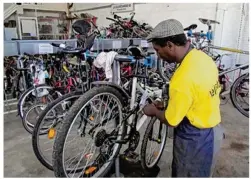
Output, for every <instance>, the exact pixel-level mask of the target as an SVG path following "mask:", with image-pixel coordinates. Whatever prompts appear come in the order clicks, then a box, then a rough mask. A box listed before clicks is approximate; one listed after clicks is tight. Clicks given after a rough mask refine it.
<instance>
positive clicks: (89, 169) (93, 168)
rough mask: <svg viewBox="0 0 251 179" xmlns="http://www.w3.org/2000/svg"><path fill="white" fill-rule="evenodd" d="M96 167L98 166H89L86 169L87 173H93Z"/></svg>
mask: <svg viewBox="0 0 251 179" xmlns="http://www.w3.org/2000/svg"><path fill="white" fill-rule="evenodd" d="M96 169H97V167H89V168H88V169H87V170H85V174H86V175H89V174H92V173H93V172H94V171H95V170H96Z"/></svg>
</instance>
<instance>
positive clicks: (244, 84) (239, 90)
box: [230, 73, 249, 117]
mask: <svg viewBox="0 0 251 179" xmlns="http://www.w3.org/2000/svg"><path fill="white" fill-rule="evenodd" d="M240 98H241V100H239V99H240ZM230 99H231V101H232V103H233V105H234V107H235V108H236V109H237V110H238V111H239V112H240V113H241V114H243V115H244V116H246V117H249V73H246V74H243V75H241V76H240V77H238V78H237V79H236V80H235V82H234V83H233V85H232V87H231V91H230Z"/></svg>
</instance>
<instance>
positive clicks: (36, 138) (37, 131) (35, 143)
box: [32, 91, 83, 170]
mask: <svg viewBox="0 0 251 179" xmlns="http://www.w3.org/2000/svg"><path fill="white" fill-rule="evenodd" d="M82 94H83V92H82V91H75V92H72V93H69V94H66V95H63V96H61V97H60V98H58V99H56V100H55V101H53V102H52V103H50V104H49V105H48V106H47V107H46V108H45V109H44V110H43V111H42V113H41V114H40V115H39V118H38V120H37V123H36V125H35V127H34V130H33V133H32V147H33V151H34V153H35V155H36V157H37V159H38V160H39V162H40V163H41V164H42V165H44V166H45V167H46V168H48V169H49V170H53V167H52V162H51V163H49V162H48V161H47V160H46V159H45V158H44V157H43V154H42V153H41V150H40V147H39V136H40V135H43V134H44V133H40V129H41V126H40V125H41V124H42V122H43V120H44V119H45V116H46V115H47V114H48V113H49V112H50V110H51V109H53V108H54V106H55V105H57V104H58V103H61V102H62V101H65V100H67V99H69V98H72V97H75V96H79V97H80V96H81V95H82Z"/></svg>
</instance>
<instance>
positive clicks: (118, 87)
mask: <svg viewBox="0 0 251 179" xmlns="http://www.w3.org/2000/svg"><path fill="white" fill-rule="evenodd" d="M98 85H107V86H111V87H113V88H116V89H117V90H118V91H119V92H120V93H121V94H122V95H123V96H124V97H125V98H126V99H127V100H126V101H129V100H128V99H130V98H131V97H130V96H129V94H128V93H127V92H126V91H125V90H124V89H123V88H122V87H121V86H119V85H117V84H114V83H112V82H109V81H94V82H92V83H91V88H92V87H93V86H98Z"/></svg>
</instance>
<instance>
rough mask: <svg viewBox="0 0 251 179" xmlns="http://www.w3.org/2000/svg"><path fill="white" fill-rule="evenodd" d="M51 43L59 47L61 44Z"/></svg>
mask: <svg viewBox="0 0 251 179" xmlns="http://www.w3.org/2000/svg"><path fill="white" fill-rule="evenodd" d="M51 45H52V46H54V47H59V46H60V44H55V43H51Z"/></svg>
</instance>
